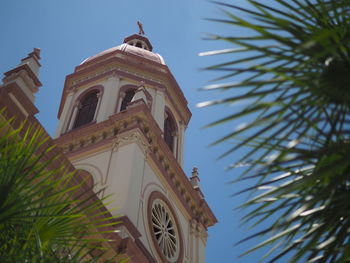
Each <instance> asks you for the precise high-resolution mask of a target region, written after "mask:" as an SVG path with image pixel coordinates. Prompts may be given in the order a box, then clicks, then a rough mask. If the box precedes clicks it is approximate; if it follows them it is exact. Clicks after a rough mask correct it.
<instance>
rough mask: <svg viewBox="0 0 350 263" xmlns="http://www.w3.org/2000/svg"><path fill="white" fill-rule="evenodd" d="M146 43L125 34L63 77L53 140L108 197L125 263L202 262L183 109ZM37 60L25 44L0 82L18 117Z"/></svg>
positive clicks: (195, 181) (195, 182)
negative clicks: (187, 171)
mask: <svg viewBox="0 0 350 263" xmlns="http://www.w3.org/2000/svg"><path fill="white" fill-rule="evenodd" d="M152 49H153V47H152V45H151V43H150V41H149V40H148V38H146V37H145V36H144V35H141V34H134V35H131V36H129V37H126V38H125V39H124V42H123V43H122V44H121V45H119V46H116V47H113V48H111V49H108V50H105V51H103V52H101V53H99V54H97V55H95V56H92V57H89V58H87V59H86V60H84V61H83V62H82V63H81V64H80V65H78V66H77V67H76V68H75V70H74V72H73V73H72V74H70V75H68V76H67V77H66V81H65V85H64V88H63V92H62V98H61V103H60V108H59V112H58V119H59V123H58V128H57V132H56V135H55V139H54V140H53V141H52V143H54V144H56V145H57V146H58V148H59V151H61V152H62V153H63V155H64V158H66V160H65V162H67V163H69V165H71V166H72V169H75V170H77V171H78V172H77V173H78V175H79V178H80V179H81V180H84V181H85V186H86V187H87V188H88V189H90V190H91V191H93V192H94V193H95V194H96V198H104V197H106V196H110V197H109V199H110V200H113V202H111V203H110V204H106V207H105V208H106V209H108V210H109V211H110V213H111V214H112V215H120V218H119V221H120V224H118V226H117V230H118V233H117V234H116V235H118V237H117V239H118V240H119V242H117V243H118V244H117V245H116V246H117V247H118V248H117V249H116V251H118V252H122V253H125V254H126V255H127V256H128V257H129V258H130V261H131V262H164V263H170V262H171V263H192V262H193V263H200V262H205V247H206V241H207V236H208V234H207V230H208V228H209V227H211V226H213V225H214V224H215V223H216V222H217V220H216V218H215V216H214V214H213V212H212V211H211V209H210V208H209V206H208V204H207V202H206V201H205V199H204V196H203V194H202V192H201V190H200V187H199V177H198V171H197V168H194V169H193V171H192V174H191V175H190V177H188V176H187V175H186V174H185V173H184V171H183V169H182V166H183V158H184V136H185V134H184V133H185V129H186V127H187V125H188V123H189V120H190V118H191V112H190V110H189V109H188V106H187V101H186V98H185V97H184V95H183V93H182V91H181V88H180V87H179V85H178V84H177V82H176V80H175V78H174V76H173V75H172V73H171V71H170V70H169V68H168V67H167V66H166V64H165V62H164V59H163V58H162V57H161V56H160V55H159V54H156V53H154V52H152ZM39 59H40V50H38V49H34V51H33V52H32V53H30V54H29V55H28V57H26V58H24V59H23V60H22V62H21V64H20V65H19V66H18V67H17V68H15V69H13V70H10V71H9V72H6V73H5V78H4V84H3V85H2V86H1V88H0V91H2V94H3V95H4V96H5V95H6V96H7V97H8V98H9V101H10V103H9V102H6V103H7V104H6V103H5V102H4V103H2V104H5V106H6V107H9V110H10V111H12V112H13V115H21V117H22V118H24V119H25V118H27V119H28V118H29V119H33V118H34V119H35V117H34V114H35V112H36V110H35V106H34V105H33V103H34V93H35V92H36V91H37V90H38V88H39V87H40V85H41V83H40V81H39V79H38V71H39V67H40V63H39ZM9 86H11V88H9ZM14 90H15V92H14ZM2 101H3V100H2ZM2 101H0V103H1V102H2ZM9 104H10V105H9ZM116 207H117V209H116V210H115V208H116ZM92 256H93V255H92Z"/></svg>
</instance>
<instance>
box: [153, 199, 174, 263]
mask: <svg viewBox="0 0 350 263" xmlns="http://www.w3.org/2000/svg"><path fill="white" fill-rule="evenodd" d="M152 225H153V233H154V235H155V237H156V240H157V241H158V246H159V248H160V249H161V251H162V253H163V255H164V256H165V257H166V258H167V259H168V260H169V261H174V260H176V259H177V256H178V251H179V249H178V240H177V239H178V234H177V233H176V232H177V230H176V226H175V223H174V219H172V216H171V214H170V213H169V211H168V209H167V208H165V207H164V204H163V203H162V201H161V200H156V201H155V202H154V203H153V206H152Z"/></svg>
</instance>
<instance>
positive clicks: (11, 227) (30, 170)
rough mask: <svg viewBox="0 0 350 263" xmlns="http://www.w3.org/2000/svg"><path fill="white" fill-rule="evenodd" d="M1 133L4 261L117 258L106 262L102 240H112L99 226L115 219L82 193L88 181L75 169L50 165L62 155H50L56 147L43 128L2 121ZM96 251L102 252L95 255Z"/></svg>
mask: <svg viewBox="0 0 350 263" xmlns="http://www.w3.org/2000/svg"><path fill="white" fill-rule="evenodd" d="M0 117H1V113H0ZM0 134H1V136H0V157H1V158H0V261H1V262H2V263H8V262H9V263H10V262H11V263H12V262H28V263H29V262H43V263H45V262H50V263H51V262H60V263H62V262H69V263H75V262H86V263H87V262H97V261H98V262H110V261H111V262H115V261H114V259H113V258H111V259H110V261H109V260H104V261H103V260H102V256H103V255H104V254H105V252H106V249H105V248H103V247H102V246H100V247H99V246H98V245H96V244H102V243H103V242H108V241H110V240H108V239H106V238H103V237H102V236H101V235H99V234H100V233H102V232H101V230H98V229H97V228H96V227H98V228H99V229H101V228H102V229H103V227H107V226H110V225H111V223H110V221H109V219H111V218H109V217H108V214H106V213H105V212H103V210H99V208H100V207H101V206H103V205H102V203H101V202H100V201H99V200H98V201H91V200H90V199H91V196H85V195H77V189H79V188H80V187H82V184H83V183H76V182H74V176H75V174H72V173H64V171H65V169H64V168H57V169H52V168H51V167H50V164H52V162H53V160H54V159H55V158H56V157H57V156H53V157H50V158H48V156H52V154H50V153H51V151H52V149H53V147H48V146H45V145H46V144H45V142H47V140H48V138H46V139H45V137H46V136H47V135H45V133H44V132H43V130H42V129H37V128H34V127H31V128H29V129H27V128H24V126H22V127H20V128H18V129H13V128H12V127H11V121H4V120H1V121H0ZM101 211H102V212H101ZM104 214H106V216H103V215H104ZM99 216H103V217H102V218H103V219H101V217H99ZM107 232H108V231H107ZM93 250H99V251H100V255H99V256H94V257H91V256H90V254H91V252H92V251H93ZM99 260H100V261H99Z"/></svg>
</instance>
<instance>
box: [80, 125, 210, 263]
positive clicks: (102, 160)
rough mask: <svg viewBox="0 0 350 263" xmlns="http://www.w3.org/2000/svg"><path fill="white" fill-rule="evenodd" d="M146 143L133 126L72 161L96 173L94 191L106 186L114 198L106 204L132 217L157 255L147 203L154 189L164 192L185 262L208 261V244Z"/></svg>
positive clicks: (106, 191) (147, 243) (107, 191)
mask: <svg viewBox="0 0 350 263" xmlns="http://www.w3.org/2000/svg"><path fill="white" fill-rule="evenodd" d="M143 145H144V144H143V143H142V136H141V135H140V133H138V132H137V131H135V130H134V131H131V132H129V133H126V134H122V135H120V137H119V139H118V140H117V141H116V142H115V143H114V145H111V146H110V147H109V148H108V149H105V150H102V151H99V152H96V153H94V154H89V155H88V156H84V157H80V158H75V159H73V164H74V166H75V167H77V168H79V169H84V170H87V171H88V172H90V173H91V174H92V175H93V177H94V180H95V183H97V186H96V189H95V191H98V190H99V188H100V187H104V186H107V188H106V190H105V191H104V192H103V194H104V196H107V195H112V197H113V201H114V202H113V203H111V204H109V205H107V206H108V208H109V209H113V208H115V207H118V210H116V211H114V212H113V213H114V214H122V215H126V216H128V217H129V219H130V220H131V221H132V223H133V224H134V225H135V226H136V228H137V229H138V231H139V232H140V233H141V235H142V236H141V241H142V242H143V244H144V245H145V247H146V248H147V249H148V250H149V251H150V252H151V253H152V255H153V256H154V257H155V258H158V256H157V253H156V252H155V248H154V245H153V243H152V238H151V236H150V232H149V228H148V221H147V204H148V198H149V196H150V195H151V193H152V192H154V191H158V192H161V193H162V194H163V195H164V196H166V197H167V199H168V201H169V202H170V204H171V206H172V208H173V209H174V211H175V216H176V217H177V219H178V221H179V224H180V228H181V232H182V239H183V240H182V242H183V245H184V260H183V262H198V263H199V262H205V257H204V255H205V254H204V253H205V245H204V244H203V242H201V240H200V238H198V235H197V234H196V233H194V232H193V231H191V228H190V223H189V222H190V217H189V215H188V214H187V212H186V211H185V209H184V207H183V206H182V204H181V202H180V201H179V200H178V199H177V197H176V196H175V194H174V193H173V191H172V190H171V187H170V186H169V185H167V183H166V181H165V180H164V178H163V177H162V175H161V174H160V173H159V171H158V170H157V168H156V166H155V165H154V164H153V162H152V160H151V159H150V158H148V157H147V149H146V148H145V147H144V146H143ZM191 240H192V242H191ZM191 250H192V251H191ZM158 260H160V259H159V258H158ZM159 262H161V261H159Z"/></svg>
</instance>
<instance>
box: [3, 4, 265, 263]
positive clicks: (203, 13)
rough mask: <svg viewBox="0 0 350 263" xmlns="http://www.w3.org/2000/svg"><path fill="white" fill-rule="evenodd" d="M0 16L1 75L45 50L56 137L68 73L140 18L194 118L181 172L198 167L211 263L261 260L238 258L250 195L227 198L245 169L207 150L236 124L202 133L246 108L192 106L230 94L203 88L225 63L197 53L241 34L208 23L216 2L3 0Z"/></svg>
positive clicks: (47, 120) (43, 109)
mask: <svg viewBox="0 0 350 263" xmlns="http://www.w3.org/2000/svg"><path fill="white" fill-rule="evenodd" d="M0 13H1V15H0V32H1V33H2V36H1V42H0V61H1V63H0V72H6V71H8V70H10V69H11V68H13V67H15V66H16V65H17V64H18V63H19V61H20V59H21V58H23V57H25V56H26V55H27V54H28V53H29V52H31V51H32V49H33V48H34V47H39V48H41V50H42V52H41V56H42V60H41V63H42V68H41V72H40V78H41V81H42V83H43V87H41V89H40V91H39V93H38V94H37V101H36V105H37V107H38V109H39V110H40V113H39V114H38V115H37V117H38V118H39V120H40V121H41V123H42V124H43V126H44V127H45V128H46V129H47V131H48V132H49V133H50V134H51V135H53V134H54V132H55V129H56V125H57V117H56V116H57V111H58V106H59V101H60V97H61V92H62V89H63V84H64V80H65V76H66V75H67V74H70V73H72V72H73V70H74V67H75V66H77V65H78V64H80V63H81V62H82V61H83V60H84V59H85V58H87V57H89V56H92V55H94V54H97V53H99V52H101V51H103V50H105V49H108V48H110V47H113V46H116V45H119V44H121V43H122V41H123V39H124V38H125V37H126V36H129V35H131V34H134V33H137V31H138V28H137V25H136V21H137V20H140V21H141V22H142V23H143V25H144V30H145V32H146V36H147V37H148V38H149V40H150V41H151V43H152V45H153V47H154V52H157V53H159V54H161V55H162V56H163V57H164V59H165V62H166V63H167V65H168V66H169V68H170V69H171V71H172V72H173V74H174V76H175V78H176V79H177V81H178V83H179V85H180V87H181V88H182V90H183V92H184V94H185V96H186V98H187V100H188V102H189V108H190V110H191V111H192V114H193V117H192V120H191V122H190V125H189V127H188V129H187V133H186V151H185V167H184V170H185V172H186V173H187V174H188V175H189V174H190V172H191V169H192V166H198V168H199V173H200V178H201V187H202V191H203V193H204V195H205V198H206V200H207V202H208V203H209V205H210V207H211V208H212V210H213V211H214V213H215V215H216V216H217V218H218V220H219V223H218V224H217V225H216V226H214V227H212V228H211V229H210V230H209V239H208V244H207V262H250V263H251V262H257V261H258V260H257V259H258V258H259V254H255V255H252V256H247V257H243V258H242V259H237V256H238V255H239V254H240V253H242V252H243V251H244V250H245V249H247V248H248V247H249V246H251V243H250V244H247V245H241V246H238V247H235V246H233V244H234V243H236V242H238V241H239V240H240V239H242V238H243V237H245V236H246V235H247V229H246V227H244V226H241V225H240V221H239V218H240V217H241V216H242V211H237V210H234V208H235V207H237V206H238V205H240V204H241V203H242V202H243V201H244V200H245V197H244V196H238V197H231V196H230V195H231V194H232V193H234V192H236V191H238V190H240V189H242V187H244V186H243V185H237V184H230V183H229V182H230V181H231V180H232V179H233V178H234V176H236V175H237V174H239V173H240V172H241V171H240V170H239V169H235V170H232V171H230V172H225V169H224V168H225V167H226V166H227V165H228V164H229V163H230V162H231V161H232V160H233V159H234V156H230V157H228V158H226V159H223V160H220V161H216V158H217V157H218V156H219V155H220V153H223V152H224V151H225V149H227V145H220V146H217V147H211V148H209V147H208V145H209V144H210V143H211V142H213V141H214V140H215V139H217V138H219V137H220V135H224V134H225V132H226V131H227V132H228V131H229V130H230V129H233V128H234V126H233V124H229V125H226V126H223V127H218V128H211V129H202V128H201V127H203V126H204V125H205V124H208V123H209V122H210V121H213V120H216V119H218V118H219V117H223V116H224V115H225V114H226V113H227V114H228V113H230V112H234V111H235V110H237V108H238V107H241V106H240V105H233V106H232V107H220V108H219V107H217V108H215V107H213V108H207V109H198V108H196V107H195V105H196V104H197V103H199V102H201V101H206V100H210V99H213V98H220V97H222V96H225V94H220V93H215V92H203V91H198V89H199V88H200V87H202V86H204V85H207V84H209V80H211V79H213V78H214V77H217V76H218V73H212V72H206V71H202V70H200V69H201V68H203V67H205V66H209V65H212V64H213V63H216V62H220V61H223V60H224V57H199V56H198V53H199V52H203V51H208V50H214V49H221V48H227V47H230V46H229V45H228V44H225V43H222V42H217V41H207V40H203V38H204V37H206V36H207V34H208V33H215V34H223V35H228V34H237V33H238V34H239V33H241V32H239V31H238V30H237V31H234V32H233V31H232V28H230V27H227V26H223V25H220V24H216V23H213V22H208V21H206V20H205V19H204V18H207V17H215V18H220V17H222V16H223V14H222V12H221V11H220V10H219V9H218V8H217V7H216V6H215V5H214V4H212V3H209V2H207V1H201V0H186V1H164V0H148V1H146V0H129V1H116V0H114V1H113V0H98V1H97V0H61V1H50V0H32V1H24V0H23V1H5V0H3V1H1V2H0ZM236 81H237V80H236ZM238 154H239V153H238ZM251 233H252V232H251Z"/></svg>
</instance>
